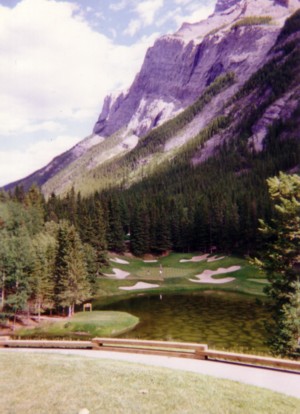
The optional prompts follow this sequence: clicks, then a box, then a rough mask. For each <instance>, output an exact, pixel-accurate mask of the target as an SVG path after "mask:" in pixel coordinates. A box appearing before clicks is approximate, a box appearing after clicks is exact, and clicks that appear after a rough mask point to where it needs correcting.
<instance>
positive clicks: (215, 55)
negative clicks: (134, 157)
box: [93, 0, 298, 137]
mask: <svg viewBox="0 0 300 414" xmlns="http://www.w3.org/2000/svg"><path fill="white" fill-rule="evenodd" d="M297 1H298V0H290V3H291V2H297ZM289 13H290V12H289V9H288V2H286V1H284V2H282V0H277V2H273V0H219V1H218V2H217V4H216V8H215V12H214V14H213V15H212V16H210V17H209V18H208V19H207V20H205V21H203V22H200V23H196V24H186V23H185V24H183V26H182V27H181V29H180V30H179V31H178V32H177V33H175V34H174V35H171V36H163V37H161V38H160V39H158V40H157V41H156V42H155V44H154V46H153V47H151V48H150V49H149V50H148V51H147V54H146V57H145V60H144V63H143V66H142V68H141V71H140V72H139V74H138V75H137V76H136V78H135V80H134V82H133V84H132V86H131V88H130V89H129V91H128V92H127V93H122V94H121V95H119V96H118V97H117V98H113V97H107V98H106V100H105V102H104V105H103V109H102V112H101V114H100V116H99V119H98V121H97V123H96V125H95V127H94V131H93V132H94V134H98V135H100V136H102V137H108V136H110V135H112V134H114V133H115V132H117V131H119V130H121V129H123V134H124V137H125V136H126V135H128V134H134V135H137V136H138V137H141V136H143V135H145V134H146V133H147V132H148V131H149V130H150V129H152V128H153V127H155V126H157V125H159V124H161V123H162V122H163V121H165V120H167V119H169V118H171V117H172V116H174V115H175V114H176V113H177V112H179V111H181V110H182V109H184V108H185V107H187V106H188V105H190V104H191V103H192V102H193V101H194V100H195V99H197V98H198V97H199V95H200V94H201V93H202V92H203V90H204V89H205V87H206V86H208V85H209V84H210V83H211V82H213V80H214V79H215V78H216V77H217V76H219V75H220V74H222V73H226V72H229V71H233V72H235V74H236V78H237V82H238V84H242V83H243V82H244V81H245V80H246V79H248V78H249V76H250V75H251V74H252V73H253V72H254V71H256V70H257V68H259V67H260V66H261V65H262V63H263V61H264V59H265V56H266V54H267V52H268V51H269V49H270V48H271V47H272V45H273V44H274V42H275V40H276V37H277V35H278V33H279V31H280V28H281V26H282V25H283V23H284V18H285V17H287V16H288V15H289ZM253 15H269V16H272V17H273V19H274V24H270V25H267V24H265V25H252V26H251V25H249V26H240V27H233V25H234V23H235V22H237V21H238V20H241V19H243V18H244V17H249V16H253Z"/></svg>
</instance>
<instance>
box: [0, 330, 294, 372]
mask: <svg viewBox="0 0 300 414" xmlns="http://www.w3.org/2000/svg"><path fill="white" fill-rule="evenodd" d="M1 347H5V348H60V349H93V350H98V351H101V350H103V351H116V352H130V353H138V354H155V355H165V356H174V357H180V358H194V359H202V360H216V361H227V362H231V363H239V364H245V365H250V366H260V367H272V368H276V369H281V370H291V371H294V372H295V373H297V374H300V361H299V360H298V361H292V360H287V359H278V358H269V357H261V356H256V355H249V354H239V353H234V352H225V351H216V350H210V349H208V346H207V345H205V344H198V343H190V342H168V341H148V340H137V339H119V338H94V339H92V340H91V341H58V340H56V341H46V340H15V339H10V338H9V337H2V338H1V337H0V348H1Z"/></svg>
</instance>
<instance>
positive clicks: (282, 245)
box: [256, 173, 300, 357]
mask: <svg viewBox="0 0 300 414" xmlns="http://www.w3.org/2000/svg"><path fill="white" fill-rule="evenodd" d="M267 181H268V186H269V193H270V197H271V199H272V201H273V203H274V208H275V217H274V219H273V220H272V221H271V223H270V224H267V223H266V222H264V221H263V220H260V225H261V227H260V231H261V233H262V234H263V235H264V236H265V237H266V239H267V243H266V249H265V251H264V252H263V254H262V258H261V259H260V260H259V259H256V263H257V264H258V265H259V266H260V267H261V268H262V269H263V270H264V271H265V272H266V273H267V277H268V280H269V282H270V286H269V287H268V288H267V292H268V294H269V295H270V297H271V298H272V300H273V318H274V323H273V325H272V326H271V332H272V338H271V346H272V349H273V351H274V353H276V354H279V355H282V356H291V357H295V356H298V357H299V356H300V344H299V341H300V295H299V281H300V177H299V176H298V175H286V174H283V173H280V175H279V177H274V178H270V179H268V180H267Z"/></svg>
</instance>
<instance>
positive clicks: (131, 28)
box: [123, 19, 142, 36]
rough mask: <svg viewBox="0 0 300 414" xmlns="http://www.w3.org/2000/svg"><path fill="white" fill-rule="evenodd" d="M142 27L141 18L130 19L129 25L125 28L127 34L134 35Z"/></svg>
mask: <svg viewBox="0 0 300 414" xmlns="http://www.w3.org/2000/svg"><path fill="white" fill-rule="evenodd" d="M141 27H142V22H141V21H140V20H139V19H132V20H130V22H129V24H128V26H127V27H126V29H125V30H124V32H123V33H124V34H125V35H129V36H134V35H135V34H136V33H137V32H138V31H139V30H140V28H141Z"/></svg>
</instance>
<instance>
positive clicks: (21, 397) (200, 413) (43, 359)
mask: <svg viewBox="0 0 300 414" xmlns="http://www.w3.org/2000/svg"><path fill="white" fill-rule="evenodd" d="M0 369H1V377H2V380H1V381H0V407H1V413H2V414H15V413H30V414H41V413H51V414H77V413H78V412H79V411H80V409H83V408H86V409H88V410H89V412H90V413H91V414H94V413H97V414H101V413H114V414H117V413H126V414H131V413H135V414H136V413H164V414H168V413H172V414H177V413H189V414H193V413H197V414H204V413H205V414H216V413H217V414H220V413H221V414H225V413H230V414H237V413H239V414H240V413H243V414H253V413H256V414H264V413H265V414H269V413H272V414H279V413H289V414H296V413H299V412H300V400H299V399H296V398H292V397H287V396H285V395H282V394H279V393H275V392H272V391H269V390H265V389H260V388H257V387H253V386H248V385H244V384H240V383H236V382H232V381H228V380H220V379H215V378H212V377H209V376H203V375H198V374H194V373H189V372H183V371H176V370H171V369H166V368H158V367H151V366H143V365H138V364H130V363H124V362H117V361H108V360H97V359H92V358H88V357H82V356H66V355H53V354H47V355H46V354H43V355H42V354H38V353H35V354H34V355H33V354H26V353H23V352H18V353H16V352H11V353H8V352H5V351H0Z"/></svg>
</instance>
